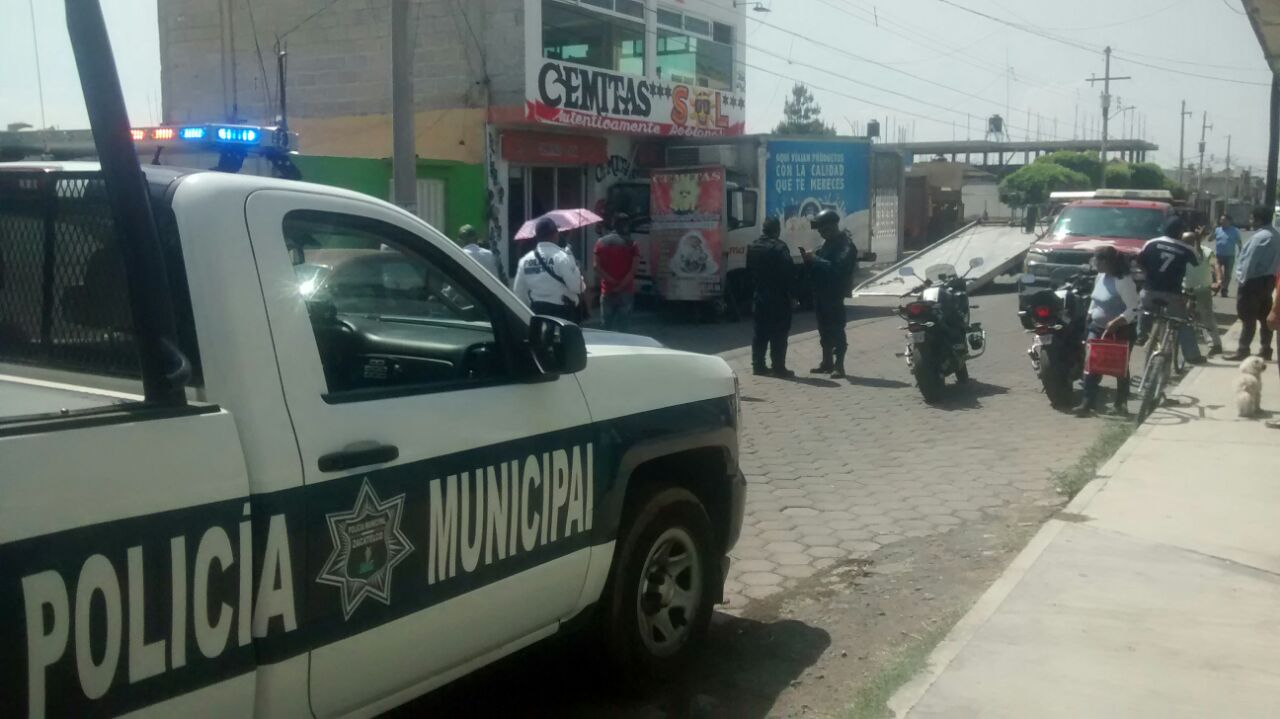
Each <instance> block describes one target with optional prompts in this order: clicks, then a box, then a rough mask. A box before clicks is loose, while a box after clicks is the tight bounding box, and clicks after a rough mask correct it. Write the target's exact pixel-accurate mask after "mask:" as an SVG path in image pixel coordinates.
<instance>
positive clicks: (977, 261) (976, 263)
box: [969, 257, 986, 270]
mask: <svg viewBox="0 0 1280 719" xmlns="http://www.w3.org/2000/svg"><path fill="white" fill-rule="evenodd" d="M984 264H986V262H984V261H983V259H982V258H981V257H971V258H969V269H971V270H976V269H978V268H979V267H981V266H983V265H984Z"/></svg>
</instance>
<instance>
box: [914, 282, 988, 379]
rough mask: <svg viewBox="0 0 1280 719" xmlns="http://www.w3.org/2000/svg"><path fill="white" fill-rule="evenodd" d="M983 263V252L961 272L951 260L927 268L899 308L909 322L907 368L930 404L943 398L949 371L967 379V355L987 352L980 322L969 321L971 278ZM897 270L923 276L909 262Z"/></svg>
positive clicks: (985, 335)
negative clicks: (911, 298) (921, 281)
mask: <svg viewBox="0 0 1280 719" xmlns="http://www.w3.org/2000/svg"><path fill="white" fill-rule="evenodd" d="M982 264H983V262H982V258H981V257H974V258H973V259H971V260H969V269H968V270H967V271H966V272H965V273H964V274H963V275H959V276H957V275H956V270H955V267H953V266H951V265H934V266H932V267H929V268H928V269H926V270H925V275H926V277H925V278H924V284H923V285H922V286H921V287H919V288H918V289H917V290H916V291H915V292H916V299H915V300H914V301H912V302H908V303H907V304H905V305H902V306H901V307H899V308H898V316H899V317H902V318H903V319H905V320H906V321H907V326H906V327H905V328H904V329H906V330H907V348H906V352H905V356H906V359H907V367H908V368H910V369H911V374H912V375H914V376H915V378H916V386H917V387H919V388H920V394H921V395H923V396H924V401H925V402H928V403H930V404H932V403H934V402H937V401H938V400H940V399H941V398H942V389H943V386H944V385H945V383H946V378H947V377H948V376H950V375H955V378H956V382H958V383H960V384H964V383H965V382H968V381H969V364H968V363H969V360H972V359H977V358H978V357H980V356H982V354H983V353H984V352H986V349H987V333H986V332H985V331H984V330H983V329H982V324H981V323H978V322H972V323H971V322H970V317H969V312H970V310H971V309H973V308H974V307H976V305H970V304H969V280H968V279H967V278H968V276H969V273H970V272H972V271H973V270H975V269H977V268H979V267H981V266H982ZM898 274H899V275H901V276H903V277H916V278H917V279H920V278H919V277H918V276H917V275H916V272H915V270H914V269H913V268H911V267H909V266H908V267H903V268H901V269H900V270H898Z"/></svg>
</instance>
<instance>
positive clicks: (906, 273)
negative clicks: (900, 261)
mask: <svg viewBox="0 0 1280 719" xmlns="http://www.w3.org/2000/svg"><path fill="white" fill-rule="evenodd" d="M898 275H899V276H902V277H915V276H916V271H915V268H913V267H912V266H911V265H906V266H905V267H899V268H898Z"/></svg>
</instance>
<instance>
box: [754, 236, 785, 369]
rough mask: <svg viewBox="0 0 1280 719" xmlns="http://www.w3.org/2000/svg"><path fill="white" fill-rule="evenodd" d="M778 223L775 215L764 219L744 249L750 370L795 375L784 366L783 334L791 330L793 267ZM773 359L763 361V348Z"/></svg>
mask: <svg viewBox="0 0 1280 719" xmlns="http://www.w3.org/2000/svg"><path fill="white" fill-rule="evenodd" d="M781 231H782V225H781V223H779V222H778V218H776V217H767V218H765V221H764V234H763V235H761V236H760V238H759V239H758V240H756V241H755V242H752V243H751V245H750V246H749V247H748V248H747V273H748V274H749V275H750V276H751V279H752V282H753V284H754V285H755V294H754V296H753V298H752V304H751V311H752V317H753V319H754V328H753V332H752V336H751V369H752V371H753V372H754V373H755V374H758V375H765V374H772V375H774V376H775V377H795V376H796V373H795V372H792V371H791V370H789V369H787V335H788V333H790V332H791V298H792V285H793V282H794V278H795V266H794V265H793V264H792V262H791V250H789V249H788V248H787V244H786V243H785V242H783V241H782V240H780V239H779V238H778V235H779V234H780V233H781ZM766 349H767V350H768V351H769V358H770V359H771V360H772V361H773V369H772V370H770V369H769V368H768V367H767V366H765V363H764V356H765V350H766Z"/></svg>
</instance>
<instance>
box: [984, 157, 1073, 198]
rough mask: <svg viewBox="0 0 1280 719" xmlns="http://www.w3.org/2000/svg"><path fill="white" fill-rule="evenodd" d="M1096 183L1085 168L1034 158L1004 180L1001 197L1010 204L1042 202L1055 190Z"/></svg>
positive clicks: (1065, 189) (1066, 189)
mask: <svg viewBox="0 0 1280 719" xmlns="http://www.w3.org/2000/svg"><path fill="white" fill-rule="evenodd" d="M1092 187H1093V183H1091V182H1089V177H1088V176H1087V175H1085V174H1084V173H1082V172H1076V171H1075V170H1068V169H1067V168H1065V167H1063V166H1062V165H1059V164H1056V163H1053V162H1033V163H1031V164H1030V165H1026V166H1024V167H1022V168H1019V169H1018V171H1017V172H1015V173H1013V174H1012V175H1009V176H1008V177H1006V178H1004V179H1003V180H1001V181H1000V201H1001V202H1003V203H1005V204H1006V205H1009V206H1010V207H1025V206H1027V205H1039V204H1043V203H1045V202H1048V201H1049V193H1051V192H1059V191H1069V190H1088V189H1090V188H1092Z"/></svg>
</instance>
